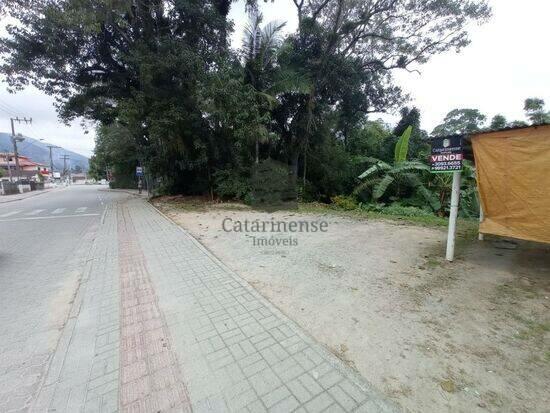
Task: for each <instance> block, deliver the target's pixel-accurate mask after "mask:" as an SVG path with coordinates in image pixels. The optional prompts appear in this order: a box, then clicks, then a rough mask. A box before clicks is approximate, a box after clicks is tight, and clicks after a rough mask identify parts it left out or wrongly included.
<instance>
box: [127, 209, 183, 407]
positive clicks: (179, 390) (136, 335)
mask: <svg viewBox="0 0 550 413" xmlns="http://www.w3.org/2000/svg"><path fill="white" fill-rule="evenodd" d="M118 212H119V217H118V220H117V221H118V245H119V266H120V314H121V318H120V353H121V354H120V376H119V386H120V387H119V404H120V408H121V411H125V412H126V411H128V412H164V411H166V410H168V409H177V410H178V411H180V412H191V411H192V410H191V407H190V401H189V396H188V395H187V390H186V388H185V384H184V383H183V381H182V374H181V371H180V368H179V365H178V361H177V358H176V355H175V354H174V352H173V351H172V345H171V342H170V341H171V340H170V334H169V331H168V327H167V325H166V321H165V319H164V316H163V314H162V312H161V310H160V309H159V306H158V298H157V296H156V294H155V291H154V288H153V285H152V284H151V280H150V278H149V272H148V269H147V263H146V262H145V259H144V257H143V252H142V250H141V247H140V245H139V240H138V237H137V234H136V231H135V228H134V226H133V223H132V218H131V217H130V215H129V213H128V207H127V206H121V207H120V208H119V211H118Z"/></svg>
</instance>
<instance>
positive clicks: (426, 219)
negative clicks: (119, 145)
mask: <svg viewBox="0 0 550 413" xmlns="http://www.w3.org/2000/svg"><path fill="white" fill-rule="evenodd" d="M151 202H152V203H153V204H161V205H162V204H169V205H170V206H172V207H174V208H177V209H179V210H182V211H187V212H206V211H208V210H209V209H212V208H213V209H224V210H233V211H235V210H236V211H238V210H241V211H242V210H247V209H251V208H250V207H249V206H248V205H245V204H243V203H240V202H217V201H211V200H210V199H208V198H206V197H183V196H166V197H158V198H153V199H152V200H151ZM298 212H300V213H304V214H332V215H335V216H341V217H346V218H353V219H357V220H385V221H391V222H395V223H402V224H408V225H417V226H422V227H429V228H441V229H443V228H446V227H447V225H448V221H449V220H448V218H442V217H438V216H436V215H418V216H410V215H407V216H405V215H396V214H394V213H392V214H389V213H385V212H379V211H365V210H363V209H359V208H357V209H353V210H345V209H343V208H338V207H337V206H335V205H334V204H332V205H327V204H322V203H319V202H308V203H300V204H298ZM477 230H478V222H477V220H475V219H462V218H459V219H458V223H457V234H458V238H459V239H463V240H472V239H475V238H476V237H477Z"/></svg>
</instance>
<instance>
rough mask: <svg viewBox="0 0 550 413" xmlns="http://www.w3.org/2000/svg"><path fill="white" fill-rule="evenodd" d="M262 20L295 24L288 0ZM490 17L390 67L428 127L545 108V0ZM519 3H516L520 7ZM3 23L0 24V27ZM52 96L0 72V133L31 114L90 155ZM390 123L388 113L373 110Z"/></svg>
mask: <svg viewBox="0 0 550 413" xmlns="http://www.w3.org/2000/svg"><path fill="white" fill-rule="evenodd" d="M260 3H261V5H262V12H263V14H264V21H271V20H279V21H286V22H287V26H286V27H287V31H294V30H295V29H296V25H297V19H296V13H295V6H294V4H293V2H292V0H275V3H273V4H272V3H266V4H264V3H263V2H260ZM490 4H491V6H492V7H493V17H492V18H491V20H490V21H489V22H488V23H486V24H484V25H482V26H477V25H475V26H473V27H470V29H469V31H470V39H471V41H472V43H471V44H470V45H469V46H468V47H466V48H465V49H463V50H462V51H461V52H460V53H459V54H456V53H455V52H448V53H445V54H443V55H438V56H435V57H433V58H432V59H431V60H430V61H429V62H428V63H426V64H425V65H422V66H420V67H418V70H419V71H420V74H418V73H408V72H400V73H395V79H396V82H397V84H398V85H399V86H401V87H402V88H403V89H404V91H405V92H407V93H408V94H410V96H411V100H410V101H409V102H404V104H406V105H409V106H411V105H415V106H417V107H418V108H419V109H420V112H421V114H422V128H424V129H426V130H428V131H431V130H432V129H433V128H434V127H435V126H436V125H438V124H439V123H441V121H442V119H443V118H444V116H445V115H446V114H447V113H448V112H449V111H450V110H452V109H455V108H477V109H479V110H480V111H481V112H482V113H484V114H486V115H487V116H488V118H489V119H490V118H491V117H492V116H494V115H495V114H497V113H500V114H503V115H504V116H506V117H507V118H508V120H520V119H524V113H523V101H524V100H525V98H527V97H540V98H543V99H544V100H545V101H546V102H547V107H548V108H549V109H550V53H547V52H546V50H547V43H548V39H549V38H550V25H549V24H548V17H547V16H549V15H550V2H547V1H546V0H522V1H521V2H517V1H510V0H490ZM520 4H521V6H520ZM230 17H231V18H232V19H233V20H234V22H235V32H234V34H233V37H232V44H233V46H234V47H239V45H240V43H241V39H242V29H243V26H244V24H245V23H246V21H247V16H246V13H245V11H244V1H240V2H239V3H237V4H236V5H235V6H234V7H233V9H232V10H231V14H230ZM4 25H5V22H2V23H0V34H2V32H3V27H4ZM53 102H54V100H53V98H52V97H50V96H46V95H45V94H44V93H42V92H40V91H39V90H37V89H35V88H33V87H29V88H27V89H26V90H24V91H22V92H18V93H17V94H10V93H8V92H7V90H6V85H5V83H4V82H3V80H2V79H0V132H9V130H10V120H9V118H10V117H13V116H27V117H32V119H33V123H32V125H25V124H16V133H22V134H24V135H27V136H31V137H33V138H36V139H44V140H45V141H46V142H49V143H52V144H55V145H59V146H62V147H64V148H66V149H69V150H72V151H74V152H77V153H81V154H83V155H85V156H90V155H91V154H92V153H93V148H94V132H93V128H92V129H91V130H90V129H89V133H87V134H86V133H85V129H84V128H82V127H81V126H80V122H78V121H77V122H75V123H73V124H72V125H70V126H66V125H64V124H63V123H61V122H60V121H59V120H58V118H57V114H56V112H55V108H54V107H53ZM371 117H373V118H376V117H381V118H382V119H384V120H385V121H386V122H389V123H395V122H396V121H397V120H398V116H396V115H395V114H382V115H378V114H374V115H371Z"/></svg>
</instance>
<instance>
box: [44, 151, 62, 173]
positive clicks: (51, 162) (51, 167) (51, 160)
mask: <svg viewBox="0 0 550 413" xmlns="http://www.w3.org/2000/svg"><path fill="white" fill-rule="evenodd" d="M46 147H47V148H48V149H49V150H50V173H51V174H52V179H53V158H52V149H55V148H59V146H56V145H46Z"/></svg>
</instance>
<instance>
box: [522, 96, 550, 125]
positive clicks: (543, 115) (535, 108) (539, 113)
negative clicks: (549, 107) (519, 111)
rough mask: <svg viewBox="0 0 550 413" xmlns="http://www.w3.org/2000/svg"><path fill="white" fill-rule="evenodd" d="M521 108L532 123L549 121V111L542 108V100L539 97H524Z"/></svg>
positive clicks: (538, 123)
mask: <svg viewBox="0 0 550 413" xmlns="http://www.w3.org/2000/svg"><path fill="white" fill-rule="evenodd" d="M523 110H525V114H526V115H527V118H528V119H529V120H530V121H531V124H533V125H540V124H543V123H547V122H550V113H549V112H546V110H545V109H544V100H543V99H540V98H528V99H525V103H524V105H523Z"/></svg>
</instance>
